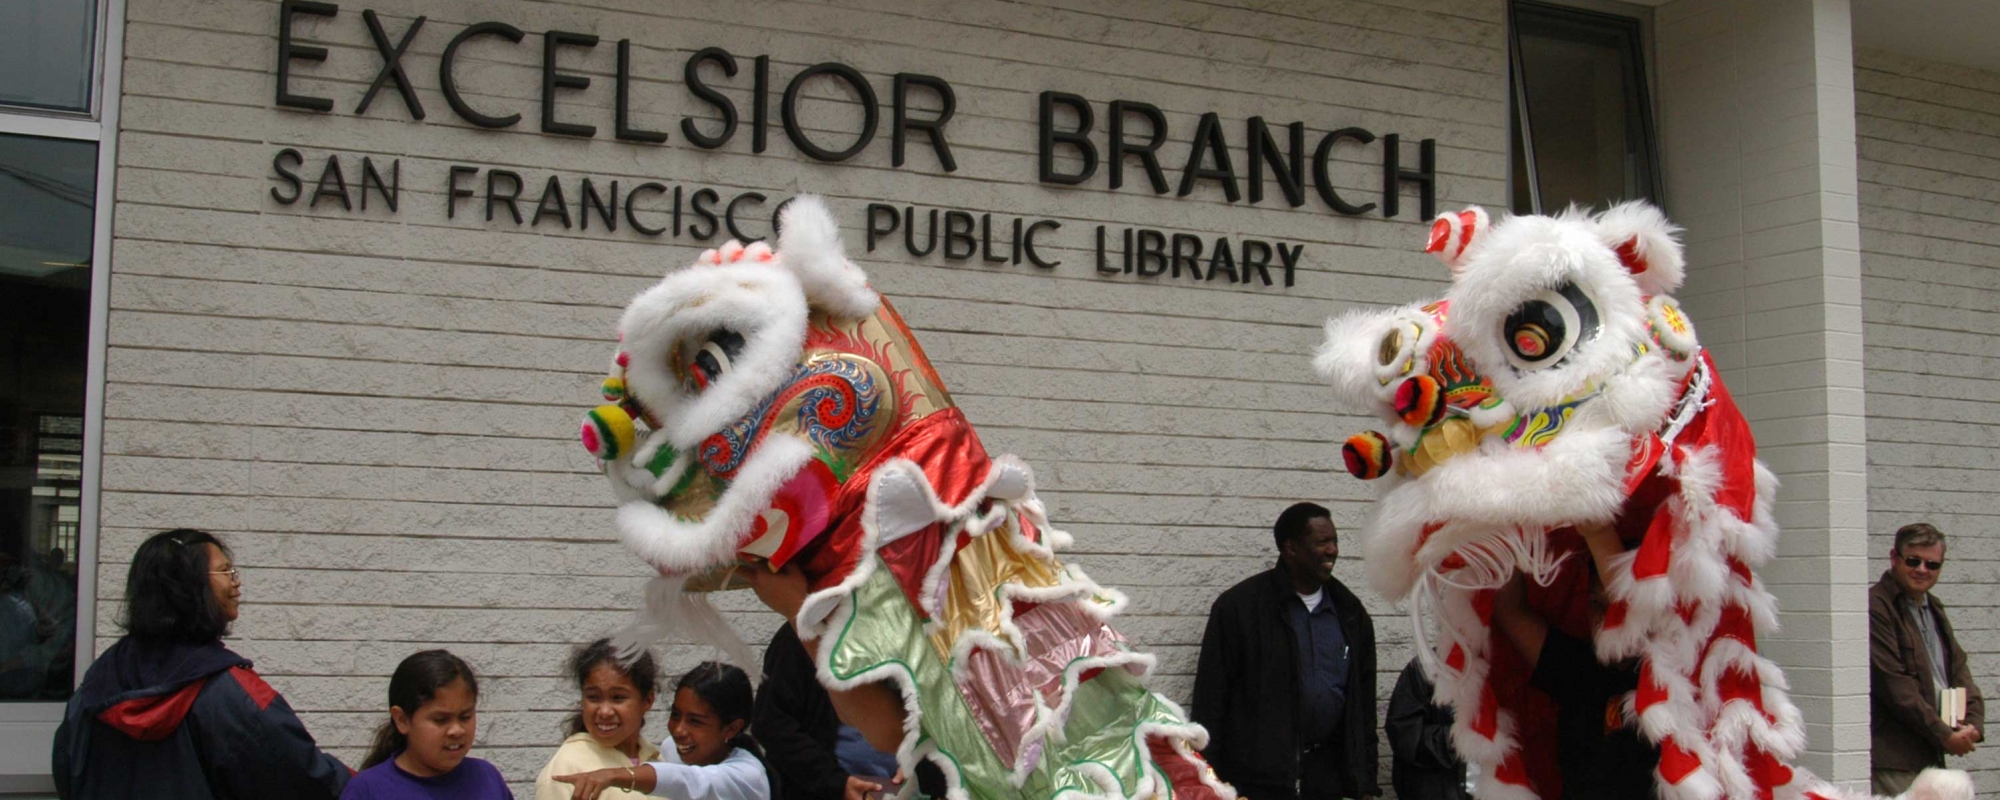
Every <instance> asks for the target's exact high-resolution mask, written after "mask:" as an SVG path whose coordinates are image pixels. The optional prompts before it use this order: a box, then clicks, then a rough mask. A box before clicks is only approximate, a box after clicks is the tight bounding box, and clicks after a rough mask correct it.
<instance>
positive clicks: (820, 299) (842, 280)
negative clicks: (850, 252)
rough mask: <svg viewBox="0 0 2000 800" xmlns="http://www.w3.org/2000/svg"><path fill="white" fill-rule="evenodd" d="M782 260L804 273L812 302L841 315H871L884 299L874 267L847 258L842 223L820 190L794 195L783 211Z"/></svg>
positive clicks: (801, 279)
mask: <svg viewBox="0 0 2000 800" xmlns="http://www.w3.org/2000/svg"><path fill="white" fill-rule="evenodd" d="M777 260H778V263H779V264H780V265H782V266H783V267H784V268H786V269H788V270H790V271H791V273H792V274H793V275H794V276H796V277H797V278H798V279H799V286H800V287H802V288H804V289H805V292H806V300H807V302H809V303H811V304H812V305H813V306H815V307H817V308H820V309H823V310H825V311H827V312H828V313H831V314H832V315H834V316H836V317H842V318H854V317H866V316H870V315H872V314H874V313H875V309H876V308H877V307H878V306H880V305H881V302H882V298H881V297H880V296H879V295H877V294H875V290H874V289H871V288H869V287H868V273H865V272H862V271H861V268H860V267H858V266H855V265H854V262H852V261H849V260H847V252H846V248H845V247H843V246H842V245H841V242H840V225H839V224H838V223H835V222H834V220H833V212H832V211H829V210H827V207H826V201H824V200H821V199H820V198H819V196H818V195H810V194H802V195H799V196H797V197H794V198H792V199H791V200H789V201H786V203H785V207H784V210H782V211H780V212H779V213H778V248H777Z"/></svg>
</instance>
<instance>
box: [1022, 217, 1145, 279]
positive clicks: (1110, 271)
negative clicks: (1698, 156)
mask: <svg viewBox="0 0 2000 800" xmlns="http://www.w3.org/2000/svg"><path fill="white" fill-rule="evenodd" d="M1125 235H1126V237H1127V239H1128V240H1129V239H1130V237H1131V235H1132V229H1131V228H1126V229H1125ZM1034 257H1035V246H1034V244H1033V243H1030V244H1029V245H1028V258H1029V259H1030V260H1033V259H1034ZM1125 257H1126V258H1127V259H1128V260H1129V259H1130V258H1131V257H1132V255H1131V253H1129V252H1128V253H1126V254H1125ZM1035 266H1037V267H1039V266H1041V264H1040V263H1037V264H1035ZM1097 271H1098V272H1099V273H1101V274H1105V275H1117V274H1118V273H1119V272H1120V270H1119V269H1118V268H1117V267H1114V266H1111V265H1110V264H1109V263H1108V262H1106V261H1105V259H1104V226H1103V225H1099V226H1097Z"/></svg>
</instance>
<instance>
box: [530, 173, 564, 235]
mask: <svg viewBox="0 0 2000 800" xmlns="http://www.w3.org/2000/svg"><path fill="white" fill-rule="evenodd" d="M551 198H553V199H554V200H555V204H554V205H550V204H549V200H550V199H551ZM545 216H546V217H555V218H557V219H560V220H562V225H563V230H568V229H569V228H570V227H571V225H570V219H569V200H568V198H565V197H564V196H563V189H562V180H561V179H560V178H558V177H557V176H554V175H550V176H549V182H548V183H544V184H542V199H540V200H537V201H535V218H534V219H532V220H529V221H528V227H530V228H532V227H535V226H536V225H540V224H542V217H545Z"/></svg>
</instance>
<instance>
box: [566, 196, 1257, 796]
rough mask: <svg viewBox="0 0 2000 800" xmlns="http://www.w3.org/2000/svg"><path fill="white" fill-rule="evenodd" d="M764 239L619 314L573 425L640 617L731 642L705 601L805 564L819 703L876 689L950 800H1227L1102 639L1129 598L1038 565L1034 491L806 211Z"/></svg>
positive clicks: (1056, 564) (1164, 707)
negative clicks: (885, 687)
mask: <svg viewBox="0 0 2000 800" xmlns="http://www.w3.org/2000/svg"><path fill="white" fill-rule="evenodd" d="M780 221H781V232H780V234H779V236H778V246H777V248H776V249H775V250H773V249H772V248H771V247H769V246H767V245H765V244H763V243H754V244H751V245H749V246H747V247H746V246H744V245H742V244H739V243H737V242H734V241H732V242H729V243H728V244H726V245H724V246H723V247H722V248H720V249H718V250H711V251H709V252H707V253H704V254H703V255H702V256H701V258H700V259H699V260H698V262H697V263H696V264H694V265H692V266H689V267H686V268H682V269H679V270H676V271H673V272H670V273H669V274H668V275H667V276H666V278H665V279H663V280H662V281H660V283H659V284H658V285H656V286H654V287H652V288H650V289H648V290H646V291H645V292H643V293H641V294H640V295H639V296H638V297H637V298H635V299H634V300H633V301H632V303H631V305H630V306H628V307H627V308H626V310H625V312H624V315H623V317H622V318H621V320H620V322H619V325H618V332H619V339H620V347H619V349H618V351H617V355H616V358H615V361H614V366H613V370H612V376H611V377H610V378H608V379H607V380H606V381H605V382H604V387H603V390H604V396H605V399H606V400H607V401H609V403H608V404H607V405H604V406H600V407H598V408H597V409H596V410H594V411H592V412H591V413H590V415H589V416H588V417H587V418H586V420H585V421H584V425H583V431H582V438H583V442H584V444H585V446H586V447H587V448H589V449H590V450H591V452H592V453H594V454H595V455H597V456H598V458H599V459H601V461H602V464H603V466H604V469H605V473H606V475H607V476H608V477H609V478H610V480H611V484H612V487H613V490H614V492H615V493H616V494H617V496H618V498H619V499H620V501H621V505H620V506H619V510H618V516H617V522H618V532H619V536H620V538H621V539H622V540H623V541H624V542H625V544H626V545H627V546H628V547H630V548H631V549H632V550H633V551H634V552H635V553H637V554H638V555H639V556H640V557H641V558H643V559H645V560H646V561H647V562H648V563H649V564H651V565H652V566H653V567H655V568H656V569H658V570H659V571H660V573H661V575H662V577H661V578H660V579H657V580H656V581H655V583H654V585H653V586H652V587H651V588H650V589H649V592H648V594H649V599H648V603H649V605H650V606H651V607H652V609H653V611H654V612H655V616H661V617H671V616H675V615H677V614H678V615H679V616H681V617H683V618H684V619H691V620H693V624H694V626H695V627H696V628H697V629H698V635H704V636H705V638H709V639H711V640H715V639H723V640H733V639H734V637H733V634H730V633H729V632H728V631H727V630H726V628H724V627H718V626H721V620H720V619H719V618H718V617H715V616H714V615H713V613H712V610H711V611H709V612H707V613H694V612H698V611H699V610H700V609H701V608H704V606H702V605H701V604H700V603H699V595H698V591H699V590H701V589H713V588H718V587H721V586H725V585H728V583H729V579H728V577H727V576H726V574H723V573H725V572H726V571H727V570H733V569H736V568H737V565H738V563H739V561H740V560H743V559H744V558H745V557H751V558H753V559H755V560H756V561H757V562H758V563H757V564H752V565H744V566H742V567H741V568H743V569H764V568H777V567H781V566H784V565H786V564H798V565H800V566H801V567H802V568H803V572H804V573H805V575H806V576H807V579H808V581H809V585H810V589H811V593H810V594H809V595H808V596H807V598H806V600H805V603H804V604H803V606H802V608H801V610H800V611H799V614H798V617H797V619H795V620H794V622H795V623H796V625H797V627H798V632H799V635H800V637H801V638H804V639H807V640H812V639H818V640H819V642H820V644H819V647H818V654H817V658H818V672H819V679H820V681H821V682H822V683H824V684H825V685H827V686H828V687H830V688H834V689H843V688H849V687H854V686H858V685H861V684H866V683H872V682H877V681H888V682H891V683H892V684H893V685H895V686H896V687H897V689H898V690H899V692H900V694H901V697H902V700H903V702H904V707H905V712H906V713H905V732H904V735H903V738H902V742H901V745H900V747H899V748H898V749H897V752H896V758H897V761H898V763H899V764H901V765H902V767H903V768H904V769H905V771H906V772H908V773H910V774H914V773H913V772H912V770H913V769H914V766H915V763H916V761H917V760H918V759H922V758H928V759H930V760H931V761H933V762H934V763H936V764H937V766H938V767H939V768H940V769H941V770H942V771H943V773H944V774H945V776H946V778H947V782H948V784H949V794H950V796H951V797H952V798H953V800H971V799H972V798H979V799H980V800H989V799H991V800H999V799H1000V798H1032V799H1033V800H1051V799H1052V798H1055V797H1057V796H1058V795H1064V794H1068V793H1072V792H1073V793H1075V794H1076V796H1077V797H1079V798H1084V799H1085V800H1089V799H1090V798H1119V799H1120V800H1128V799H1129V798H1139V797H1148V796H1159V797H1165V796H1168V795H1178V796H1179V797H1182V798H1186V800H1233V798H1234V797H1235V793H1234V792H1233V791H1232V790H1231V789H1229V787H1228V786H1227V785H1225V784H1222V783H1220V782H1219V781H1217V780H1216V779H1215V777H1214V775H1213V773H1212V772H1210V771H1209V770H1208V768H1207V766H1206V765H1205V764H1204V763H1203V762H1202V761H1201V760H1200V758H1199V756H1197V755H1196V754H1195V750H1196V749H1198V748H1199V747H1201V746H1203V745H1204V744H1205V743H1206V740H1207V734H1206V733H1205V732H1204V731H1203V730H1202V729H1201V727H1200V726H1197V725H1194V724H1192V723H1190V722H1188V721H1187V719H1186V716H1185V715H1184V714H1183V713H1182V712H1181V709H1180V708H1178V707H1177V706H1175V705H1174V704H1173V703H1172V702H1171V701H1168V700H1167V699H1166V698H1164V697H1161V696H1159V695H1157V694H1155V693H1152V692H1150V691H1148V690H1147V689H1146V688H1145V687H1144V686H1143V685H1142V684H1141V682H1140V680H1139V679H1140V677H1141V676H1142V675H1143V674H1144V673H1146V672H1147V671H1148V670H1150V669H1151V667H1152V666H1153V663H1154V662H1153V658H1152V657H1151V656H1149V655H1146V654H1143V653H1140V652H1136V651H1134V650H1132V649H1131V648H1130V647H1128V646H1127V644H1126V641H1125V639H1124V637H1122V636H1121V635H1119V633H1118V632H1117V631H1116V630H1115V629H1113V628H1112V627H1111V626H1110V624H1109V620H1110V619H1111V617H1112V616H1113V615H1114V614H1115V613H1116V612H1118V611H1119V610H1120V609H1121V608H1122V607H1123V606H1124V605H1125V598H1124V596H1123V595H1121V594H1119V593H1118V592H1116V591H1113V590H1111V589H1107V588H1104V587H1102V586H1099V585H1098V584H1096V583H1095V582H1093V581H1092V580H1091V579H1090V578H1089V577H1088V576H1087V575H1085V574H1084V573H1083V571H1082V570H1080V569H1077V568H1076V567H1075V566H1074V565H1064V564H1062V563H1061V562H1060V561H1058V560H1057V558H1056V556H1055V550H1056V549H1057V548H1058V547H1061V546H1064V545H1066V544H1067V543H1068V542H1069V537H1068V535H1067V534H1064V533H1063V532H1062V531H1059V530H1057V529H1055V528H1053V527H1051V526H1050V525H1049V523H1048V520H1047V518H1046V516H1045V514H1044V509H1043V506H1042V503H1041V502H1040V501H1039V500H1038V499H1036V496H1035V487H1034V476H1033V474H1032V472H1031V471H1030V470H1029V469H1028V467H1027V465H1026V464H1023V463H1022V462H1021V461H1019V460H1018V459H1015V458H1013V457H1011V456H1001V457H999V458H989V457H988V456H987V452H986V449H985V447H984V445H982V444H981V443H980V441H979V437H978V436H977V434H976V433H975V431H974V430H973V427H972V426H971V424H970V423H968V422H967V421H966V419H965V417H964V415H963V414H962V413H960V411H959V410H958V408H957V407H956V406H954V405H953V403H952V400H951V395H950V394H949V393H948V392H946V391H945V388H944V382H943V381H942V380H941V379H940V378H939V377H938V375H937V373H936V371H935V370H933V369H932V368H931V365H930V362H929V360H928V359H927V358H926V356H925V355H924V352H923V349H922V348H921V347H920V346H918V344H917V342H916V340H915V338H914V337H913V336H911V334H910V331H909V329H908V327H906V326H905V325H904V324H903V321H902V319H901V318H900V317H898V316H897V314H896V312H895V310H894V309H893V308H891V307H890V305H889V303H888V302H887V301H886V300H884V299H882V298H880V297H878V296H877V295H876V293H875V291H874V290H873V289H871V288H870V287H869V286H868V282H867V277H866V276H865V275H864V274H863V273H862V272H861V270H860V269H859V268H858V267H856V266H855V265H854V264H853V263H851V262H849V261H848V260H847V259H846V257H845V256H844V255H843V253H842V249H841V244H840V238H839V234H838V228H837V227H836V225H835V223H834V220H833V218H832V216H831V215H830V214H829V213H828V211H827V209H826V208H825V206H824V205H823V204H822V203H821V202H820V200H819V199H818V198H815V197H811V196H801V197H798V198H795V199H794V200H792V201H790V202H789V203H788V204H787V206H786V207H785V208H784V209H783V210H782V212H781V216H780ZM639 423H643V427H641V426H640V424H639ZM766 565H768V567H767V566H766ZM718 575H722V577H720V578H718ZM653 632H654V633H656V634H657V633H659V632H660V631H658V630H657V629H656V630H654V631H653ZM738 645H739V648H738V649H739V650H740V642H738ZM738 657H739V659H742V660H745V661H747V658H743V656H741V655H739V656H738ZM905 791H906V792H907V791H908V787H907V786H906V787H905Z"/></svg>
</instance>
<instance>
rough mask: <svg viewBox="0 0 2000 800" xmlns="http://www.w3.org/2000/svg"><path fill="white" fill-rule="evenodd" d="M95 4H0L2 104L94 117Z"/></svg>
mask: <svg viewBox="0 0 2000 800" xmlns="http://www.w3.org/2000/svg"><path fill="white" fill-rule="evenodd" d="M96 66H97V0H0V75H4V76H6V78H5V79H4V80H0V103H4V104H7V105H17V106H28V107H30V108H47V109H54V110H58V111H77V112H82V113H86V114H87V113H90V110H91V107H90V92H91V85H92V83H93V78H94V77H95V75H94V73H95V71H96Z"/></svg>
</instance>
